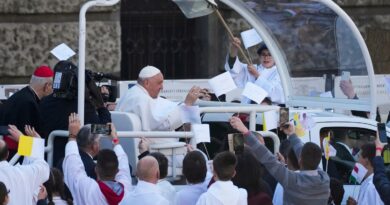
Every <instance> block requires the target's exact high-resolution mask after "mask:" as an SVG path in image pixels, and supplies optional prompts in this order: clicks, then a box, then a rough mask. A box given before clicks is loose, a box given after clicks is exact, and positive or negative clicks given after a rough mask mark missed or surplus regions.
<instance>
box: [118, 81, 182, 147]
mask: <svg viewBox="0 0 390 205" xmlns="http://www.w3.org/2000/svg"><path fill="white" fill-rule="evenodd" d="M116 110H117V111H121V112H131V113H134V114H136V115H138V117H139V118H140V119H141V124H142V130H143V131H172V130H175V129H177V128H179V127H180V126H181V125H182V124H183V123H182V120H181V111H180V106H178V104H177V103H174V102H171V101H169V100H166V99H164V98H161V97H158V98H156V99H153V98H152V97H150V95H149V93H148V92H147V91H146V90H145V88H144V87H142V86H141V85H139V84H136V85H134V86H133V87H131V88H130V89H129V90H128V91H127V92H126V95H125V96H123V97H122V98H121V99H120V100H119V102H118V104H117V106H116ZM153 141H154V142H159V143H163V142H177V141H178V139H175V138H160V139H153Z"/></svg>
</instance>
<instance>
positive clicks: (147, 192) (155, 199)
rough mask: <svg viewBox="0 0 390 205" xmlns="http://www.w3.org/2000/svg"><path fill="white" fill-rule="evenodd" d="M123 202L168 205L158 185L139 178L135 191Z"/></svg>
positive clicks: (141, 204) (140, 204) (134, 204)
mask: <svg viewBox="0 0 390 205" xmlns="http://www.w3.org/2000/svg"><path fill="white" fill-rule="evenodd" d="M122 202H123V204H131V205H168V204H169V202H168V200H167V199H165V198H164V197H163V196H162V195H161V193H160V191H159V189H158V187H157V185H155V184H152V183H149V182H146V181H142V180H139V181H138V184H137V186H136V187H135V189H134V191H132V192H131V193H129V194H128V195H127V196H126V197H125V198H124V199H123V200H122Z"/></svg>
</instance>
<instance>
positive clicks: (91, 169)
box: [56, 149, 96, 180]
mask: <svg viewBox="0 0 390 205" xmlns="http://www.w3.org/2000/svg"><path fill="white" fill-rule="evenodd" d="M79 153H80V157H81V161H82V162H83V164H84V169H85V172H86V173H87V176H89V177H91V178H93V179H95V180H96V173H95V166H96V164H95V162H94V161H93V159H92V158H91V157H90V156H89V155H88V154H87V153H86V152H84V151H83V150H81V149H79ZM63 162H64V158H62V159H61V160H60V161H59V162H58V163H57V165H56V168H57V169H59V170H61V172H63V169H62V163H63Z"/></svg>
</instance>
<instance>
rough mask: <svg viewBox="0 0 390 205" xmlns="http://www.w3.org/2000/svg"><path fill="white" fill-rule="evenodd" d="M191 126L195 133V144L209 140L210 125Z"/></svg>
mask: <svg viewBox="0 0 390 205" xmlns="http://www.w3.org/2000/svg"><path fill="white" fill-rule="evenodd" d="M191 127H192V131H193V132H194V135H195V136H194V138H195V142H196V144H198V143H201V142H210V126H209V125H208V124H193V125H191Z"/></svg>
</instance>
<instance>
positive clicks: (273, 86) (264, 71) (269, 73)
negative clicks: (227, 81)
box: [225, 57, 285, 104]
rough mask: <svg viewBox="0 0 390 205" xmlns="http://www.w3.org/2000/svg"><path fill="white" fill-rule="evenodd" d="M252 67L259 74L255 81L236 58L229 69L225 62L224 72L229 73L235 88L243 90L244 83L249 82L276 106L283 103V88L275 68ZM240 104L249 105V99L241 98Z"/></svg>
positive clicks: (245, 66)
mask: <svg viewBox="0 0 390 205" xmlns="http://www.w3.org/2000/svg"><path fill="white" fill-rule="evenodd" d="M254 66H255V67H256V69H257V71H258V72H259V73H260V76H259V77H258V78H257V79H255V77H254V76H253V75H252V74H250V73H249V71H248V68H247V64H243V63H242V62H240V60H239V59H238V57H236V61H235V62H234V65H233V68H231V69H230V67H229V63H228V62H226V64H225V70H226V71H229V72H230V74H231V76H232V78H233V80H234V82H235V83H236V85H237V87H239V88H245V85H246V83H247V82H251V83H254V84H256V85H257V86H259V87H261V88H263V89H264V90H265V91H267V92H268V97H269V98H271V101H272V102H274V103H278V104H283V103H285V99H284V92H283V87H282V83H281V80H280V76H279V73H278V71H277V68H276V66H273V67H271V68H265V67H263V66H262V65H254ZM241 102H242V103H249V102H250V99H248V98H246V97H243V99H242V100H241Z"/></svg>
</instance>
